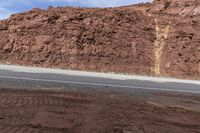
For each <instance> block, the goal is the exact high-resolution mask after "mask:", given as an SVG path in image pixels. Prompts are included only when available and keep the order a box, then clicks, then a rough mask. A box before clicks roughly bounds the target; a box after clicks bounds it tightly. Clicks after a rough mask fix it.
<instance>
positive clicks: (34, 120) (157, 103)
mask: <svg viewBox="0 0 200 133" xmlns="http://www.w3.org/2000/svg"><path fill="white" fill-rule="evenodd" d="M199 101H200V96H199V95H195V96H194V95H191V94H176V93H164V92H160V93H153V94H151V96H149V97H143V98H139V97H136V96H127V95H125V94H123V95H122V94H117V93H103V92H86V91H85V92H81V91H60V92H59V91H50V90H49V91H38V90H29V91H28V90H10V89H1V90H0V133H199V132H200V108H199V107H200V102H199Z"/></svg>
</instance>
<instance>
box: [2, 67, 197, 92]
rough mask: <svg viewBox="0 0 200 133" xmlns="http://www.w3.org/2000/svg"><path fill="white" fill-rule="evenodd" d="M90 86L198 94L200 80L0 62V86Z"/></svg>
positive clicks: (121, 89) (132, 90) (106, 88)
mask: <svg viewBox="0 0 200 133" xmlns="http://www.w3.org/2000/svg"><path fill="white" fill-rule="evenodd" d="M36 86H37V87H38V86H39V87H41V88H48V87H53V88H66V86H67V88H69V87H71V88H73V87H80V88H92V89H101V90H105V91H106V90H107V91H108V90H112V91H123V92H128V93H134V92H135V91H141V92H145V91H176V92H191V93H200V81H192V80H178V79H170V78H155V77H147V76H135V75H122V74H106V73H94V72H81V71H70V70H60V69H44V68H34V67H22V66H11V65H0V87H3V88H7V87H9V88H26V89H28V88H34V87H36Z"/></svg>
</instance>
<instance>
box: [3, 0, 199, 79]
mask: <svg viewBox="0 0 200 133" xmlns="http://www.w3.org/2000/svg"><path fill="white" fill-rule="evenodd" d="M199 27H200V2H199V1H197V0H155V1H154V2H152V3H146V4H138V5H131V6H126V7H117V8H105V9H95V8H72V7H63V8H61V7H59V8H53V7H49V8H48V9H47V10H41V9H33V10H31V11H28V12H25V13H20V14H15V15H12V16H11V17H10V18H8V19H6V20H3V21H0V55H1V56H0V60H1V63H6V64H21V65H34V66H42V67H57V68H64V69H78V70H89V71H100V72H110V71H112V72H119V73H131V74H141V75H160V76H170V77H178V78H199V77H200V32H199V31H200V28H199Z"/></svg>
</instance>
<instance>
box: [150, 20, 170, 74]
mask: <svg viewBox="0 0 200 133" xmlns="http://www.w3.org/2000/svg"><path fill="white" fill-rule="evenodd" d="M155 22H156V41H155V43H154V54H155V66H154V68H153V71H154V73H155V74H156V75H161V71H160V67H161V60H162V59H161V57H162V53H163V47H164V45H165V41H166V39H167V38H168V36H169V32H170V23H169V24H167V25H159V23H158V19H155Z"/></svg>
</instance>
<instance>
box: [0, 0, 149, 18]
mask: <svg viewBox="0 0 200 133" xmlns="http://www.w3.org/2000/svg"><path fill="white" fill-rule="evenodd" d="M150 1H151V0H1V1H0V19H5V18H8V17H9V16H10V14H13V13H18V12H23V11H27V10H31V9H32V8H43V9H46V8H48V6H54V7H56V6H75V7H116V6H123V5H129V4H135V3H142V2H150Z"/></svg>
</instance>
